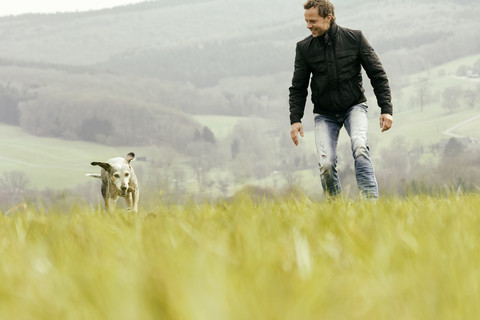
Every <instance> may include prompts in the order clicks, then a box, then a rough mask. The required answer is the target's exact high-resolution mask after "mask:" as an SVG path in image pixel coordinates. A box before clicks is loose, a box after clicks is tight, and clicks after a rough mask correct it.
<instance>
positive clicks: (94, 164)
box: [90, 162, 111, 171]
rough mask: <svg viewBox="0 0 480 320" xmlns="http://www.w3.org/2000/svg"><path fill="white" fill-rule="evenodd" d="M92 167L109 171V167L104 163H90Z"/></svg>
mask: <svg viewBox="0 0 480 320" xmlns="http://www.w3.org/2000/svg"><path fill="white" fill-rule="evenodd" d="M90 164H91V165H92V166H100V167H102V169H103V170H105V171H108V170H110V168H111V166H110V165H109V164H108V163H106V162H92V163H90Z"/></svg>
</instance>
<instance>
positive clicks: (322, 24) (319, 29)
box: [305, 7, 332, 37]
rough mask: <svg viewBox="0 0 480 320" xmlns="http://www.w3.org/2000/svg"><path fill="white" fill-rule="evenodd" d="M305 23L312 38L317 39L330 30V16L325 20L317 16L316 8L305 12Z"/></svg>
mask: <svg viewBox="0 0 480 320" xmlns="http://www.w3.org/2000/svg"><path fill="white" fill-rule="evenodd" d="M305 21H306V22H307V29H308V30H310V32H311V33H312V35H313V36H314V37H319V36H322V35H323V34H325V32H326V31H327V30H328V29H329V28H330V21H332V15H331V14H329V15H328V16H326V17H325V18H323V17H321V16H320V15H319V14H318V8H315V7H313V8H310V9H306V10H305Z"/></svg>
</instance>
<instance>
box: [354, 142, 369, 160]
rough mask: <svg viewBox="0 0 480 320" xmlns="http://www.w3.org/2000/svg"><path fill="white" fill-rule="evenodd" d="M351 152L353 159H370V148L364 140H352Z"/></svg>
mask: <svg viewBox="0 0 480 320" xmlns="http://www.w3.org/2000/svg"><path fill="white" fill-rule="evenodd" d="M352 152H353V157H354V158H359V157H366V158H369V157H370V148H369V147H368V145H367V141H366V140H364V139H352Z"/></svg>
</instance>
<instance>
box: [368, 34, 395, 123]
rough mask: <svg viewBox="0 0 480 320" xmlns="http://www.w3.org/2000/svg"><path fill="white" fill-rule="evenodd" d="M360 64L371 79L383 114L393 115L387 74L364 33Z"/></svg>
mask: <svg viewBox="0 0 480 320" xmlns="http://www.w3.org/2000/svg"><path fill="white" fill-rule="evenodd" d="M360 62H361V64H362V67H363V69H365V72H366V73H367V76H368V77H369V78H370V83H371V84H372V87H373V92H374V93H375V96H376V97H377V103H378V106H379V107H380V109H381V110H382V113H388V114H393V105H392V96H391V93H390V85H389V83H388V78H387V73H386V72H385V70H384V69H383V66H382V63H381V62H380V59H379V58H378V56H377V54H376V53H375V51H374V50H373V48H372V46H371V45H370V44H369V43H368V41H367V39H366V38H365V37H364V35H363V33H361V32H360Z"/></svg>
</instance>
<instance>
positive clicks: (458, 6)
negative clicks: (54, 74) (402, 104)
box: [0, 0, 480, 86]
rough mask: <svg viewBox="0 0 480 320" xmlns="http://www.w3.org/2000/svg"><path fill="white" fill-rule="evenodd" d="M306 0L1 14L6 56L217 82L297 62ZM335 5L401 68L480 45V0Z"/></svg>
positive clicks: (371, 0) (217, 0) (373, 0)
mask: <svg viewBox="0 0 480 320" xmlns="http://www.w3.org/2000/svg"><path fill="white" fill-rule="evenodd" d="M301 3H302V2H300V1H298V2H295V1H288V0H283V1H274V0H265V1H255V0H241V1H225V0H196V1H195V0H190V1H182V3H181V4H179V3H178V2H175V1H166V0H161V1H149V2H145V3H140V4H136V5H129V6H123V7H118V8H114V9H109V10H101V11H93V12H87V13H66V14H48V15H23V16H19V17H6V18H1V19H0V35H1V37H0V47H1V48H2V52H1V53H0V58H3V59H15V60H25V61H38V62H48V63H52V62H53V63H60V64H66V65H83V66H86V65H91V66H94V67H95V68H102V69H106V70H110V71H116V72H128V73H136V74H139V75H142V76H145V75H146V76H154V77H156V78H160V79H165V80H182V81H190V82H192V83H194V84H196V85H199V86H206V85H207V86H210V85H213V84H215V83H217V81H218V79H219V78H222V77H232V76H245V75H250V76H257V75H265V74H271V73H276V72H284V71H290V70H291V68H292V62H291V60H292V55H293V50H294V44H295V42H296V41H298V40H300V39H301V38H303V37H304V36H306V35H308V31H307V30H306V29H305V23H304V21H303V9H302V6H301ZM336 5H337V10H336V13H337V14H336V15H337V21H338V23H339V24H340V25H344V26H348V27H350V28H353V29H362V30H363V31H364V32H365V34H366V35H367V37H368V39H369V40H370V42H372V44H374V46H375V48H376V50H377V51H378V52H379V53H380V54H381V56H382V60H384V64H385V65H386V66H387V69H388V70H391V71H390V72H391V73H394V74H399V75H400V74H406V73H410V72H417V71H418V70H419V69H425V68H427V67H431V66H434V65H438V64H441V63H445V62H448V61H450V60H453V59H455V58H458V57H462V56H466V55H470V54H474V53H477V52H479V51H480V34H479V33H478V29H479V26H480V25H479V23H478V21H477V20H478V19H477V17H478V16H480V3H479V2H478V1H430V0H424V1H413V0H404V1H393V0H390V1H379V0H367V1H358V0H351V1H347V2H346V1H342V2H341V3H338V4H336ZM412 8H414V10H412ZM440 17H441V19H440Z"/></svg>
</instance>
